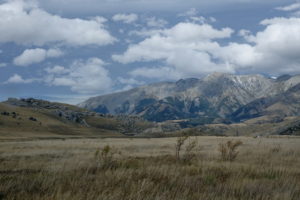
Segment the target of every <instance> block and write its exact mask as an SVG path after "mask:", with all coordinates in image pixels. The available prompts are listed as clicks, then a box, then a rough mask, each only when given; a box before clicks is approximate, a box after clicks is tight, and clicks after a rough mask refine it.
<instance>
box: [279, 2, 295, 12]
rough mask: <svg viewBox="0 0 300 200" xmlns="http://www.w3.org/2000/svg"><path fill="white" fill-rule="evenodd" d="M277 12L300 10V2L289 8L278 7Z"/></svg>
mask: <svg viewBox="0 0 300 200" xmlns="http://www.w3.org/2000/svg"><path fill="white" fill-rule="evenodd" d="M276 9H277V10H282V11H294V10H298V9H300V2H297V3H293V4H291V5H288V6H282V7H277V8H276Z"/></svg>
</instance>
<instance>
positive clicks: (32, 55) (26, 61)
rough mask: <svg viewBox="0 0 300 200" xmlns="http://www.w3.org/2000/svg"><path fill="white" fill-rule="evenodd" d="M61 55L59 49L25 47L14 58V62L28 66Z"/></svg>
mask: <svg viewBox="0 0 300 200" xmlns="http://www.w3.org/2000/svg"><path fill="white" fill-rule="evenodd" d="M62 55H63V52H62V51H61V50H59V49H49V50H45V49H41V48H36V49H26V50H25V51H24V52H23V53H22V54H21V55H19V56H18V57H16V58H15V59H14V64H15V65H17V66H28V65H31V64H35V63H40V62H43V61H44V60H46V59H47V58H56V57H60V56H62Z"/></svg>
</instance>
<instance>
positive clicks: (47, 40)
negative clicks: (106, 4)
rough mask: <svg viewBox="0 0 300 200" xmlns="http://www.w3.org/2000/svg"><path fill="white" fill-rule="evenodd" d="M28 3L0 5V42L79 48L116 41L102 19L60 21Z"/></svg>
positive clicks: (15, 0) (13, 0)
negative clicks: (55, 44)
mask: <svg viewBox="0 0 300 200" xmlns="http://www.w3.org/2000/svg"><path fill="white" fill-rule="evenodd" d="M30 2H32V1H25V0H10V1H6V2H4V3H2V4H0V32H1V34H0V42H2V43H5V42H14V43H16V44H22V45H37V46H42V45H45V44H52V43H59V44H64V45H74V46H76V45H77V46H78V45H79V46H80V45H107V44H111V43H113V42H114V41H115V38H114V37H113V36H111V35H110V33H109V32H108V31H107V30H106V29H105V27H104V25H103V20H99V19H102V18H97V17H96V18H92V19H89V20H84V19H78V18H74V19H71V18H63V17H60V16H58V15H52V14H50V13H48V12H46V11H44V10H42V9H41V8H39V7H38V6H37V4H34V3H30Z"/></svg>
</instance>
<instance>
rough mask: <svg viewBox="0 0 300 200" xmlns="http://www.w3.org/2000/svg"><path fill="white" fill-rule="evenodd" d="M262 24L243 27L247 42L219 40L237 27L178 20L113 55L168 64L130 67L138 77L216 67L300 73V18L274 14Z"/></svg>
mask: <svg viewBox="0 0 300 200" xmlns="http://www.w3.org/2000/svg"><path fill="white" fill-rule="evenodd" d="M261 24H262V25H263V26H265V28H264V29H263V30H262V31H260V32H257V33H256V34H255V35H253V34H251V32H249V31H247V30H242V31H240V32H239V35H240V36H243V37H244V38H245V39H246V43H235V42H231V43H229V44H222V45H221V44H220V43H219V42H218V39H222V38H229V37H231V34H232V33H233V30H231V29H229V28H224V29H220V30H219V29H215V28H213V27H212V26H211V25H208V24H195V23H191V22H186V23H179V24H177V25H175V26H174V27H172V28H170V29H161V30H157V31H156V32H151V34H152V35H150V36H148V37H147V38H146V39H144V40H143V41H141V42H140V43H137V44H131V45H130V46H129V47H128V49H127V50H126V51H125V52H124V53H123V54H121V55H113V56H112V58H113V59H114V60H115V61H118V62H120V63H123V64H127V63H133V62H159V63H160V64H159V65H162V66H164V67H155V68H154V67H149V68H145V67H143V68H139V69H135V70H133V71H131V72H130V75H132V76H134V77H138V76H141V77H146V78H158V79H165V77H168V78H169V79H178V78H184V77H197V76H200V75H203V74H207V73H211V72H214V71H221V72H229V73H235V72H238V71H244V72H248V73H267V74H270V75H278V74H282V73H292V74H295V73H300V57H299V52H300V34H299V33H300V18H295V17H294V18H272V19H267V20H264V21H262V22H261ZM283 30H284V31H283ZM150 66H151V65H150Z"/></svg>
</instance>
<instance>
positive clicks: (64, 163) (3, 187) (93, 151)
mask: <svg viewBox="0 0 300 200" xmlns="http://www.w3.org/2000/svg"><path fill="white" fill-rule="evenodd" d="M195 140H196V141H197V143H196V148H194V149H193V152H192V155H193V156H189V157H187V156H186V153H185V149H186V145H188V144H189V143H190V142H191V141H195ZM229 140H232V141H237V140H241V141H242V142H243V144H242V145H241V146H240V147H239V149H238V151H239V154H238V156H237V159H236V160H234V161H233V162H227V161H222V160H221V158H220V152H219V151H218V147H219V144H220V143H222V142H226V141H229ZM175 144H176V138H151V139H145V138H105V139H100V138H99V139H57V140H31V141H30V140H29V141H23V140H15V141H13V140H11V141H5V140H2V141H0V199H9V200H10V199H22V200H24V199H42V200H46V199H47V200H50V199H51V200H52V199H53V200H54V199H55V200H57V199H67V200H81V199H82V200H84V199H99V200H103V199H105V200H138V199H140V200H154V199H157V200H170V199H174V200H183V199H184V200H194V199H195V200H199V199H203V200H208V199H209V200H219V199H234V200H235V199H236V200H238V199H241V200H250V199H251V200H298V199H300V138H297V137H272V138H251V137H205V136H203V137H191V138H189V139H188V140H187V141H186V142H185V146H183V148H182V151H181V154H180V156H181V159H180V160H176V158H175ZM107 145H109V148H108V149H106V151H105V150H103V149H105V147H108V146H107Z"/></svg>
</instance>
